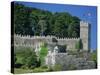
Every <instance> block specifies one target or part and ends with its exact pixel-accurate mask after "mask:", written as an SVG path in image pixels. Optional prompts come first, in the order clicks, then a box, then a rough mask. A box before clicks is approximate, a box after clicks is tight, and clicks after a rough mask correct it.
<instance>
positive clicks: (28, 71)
mask: <svg viewBox="0 0 100 75" xmlns="http://www.w3.org/2000/svg"><path fill="white" fill-rule="evenodd" d="M32 72H33V70H32V69H21V68H19V69H18V68H15V69H14V73H15V74H22V73H32Z"/></svg>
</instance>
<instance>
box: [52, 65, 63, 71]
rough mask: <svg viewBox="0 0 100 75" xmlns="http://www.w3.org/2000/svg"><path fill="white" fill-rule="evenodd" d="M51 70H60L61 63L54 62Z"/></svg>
mask: <svg viewBox="0 0 100 75" xmlns="http://www.w3.org/2000/svg"><path fill="white" fill-rule="evenodd" d="M52 69H53V71H61V70H62V66H61V65H58V64H56V65H54V66H53V68H52Z"/></svg>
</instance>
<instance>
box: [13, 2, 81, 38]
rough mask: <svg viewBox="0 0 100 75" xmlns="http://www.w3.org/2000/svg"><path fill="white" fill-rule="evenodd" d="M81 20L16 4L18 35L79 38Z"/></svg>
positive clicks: (16, 29) (61, 13)
mask: <svg viewBox="0 0 100 75" xmlns="http://www.w3.org/2000/svg"><path fill="white" fill-rule="evenodd" d="M79 22H80V19H79V18H78V17H76V16H72V15H71V14H69V13H68V12H56V13H52V12H50V11H46V10H41V9H37V8H32V7H27V6H25V5H23V4H21V3H20V4H19V3H17V2H16V3H14V27H15V33H16V34H22V35H45V36H47V35H55V36H58V37H79V36H80V35H79V33H80V32H79V31H80V27H79Z"/></svg>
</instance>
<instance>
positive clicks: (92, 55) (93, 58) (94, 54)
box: [91, 51, 97, 62]
mask: <svg viewBox="0 0 100 75" xmlns="http://www.w3.org/2000/svg"><path fill="white" fill-rule="evenodd" d="M91 60H93V61H95V62H97V51H95V52H92V53H91Z"/></svg>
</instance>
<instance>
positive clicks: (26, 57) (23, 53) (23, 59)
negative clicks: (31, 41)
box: [15, 47, 39, 68]
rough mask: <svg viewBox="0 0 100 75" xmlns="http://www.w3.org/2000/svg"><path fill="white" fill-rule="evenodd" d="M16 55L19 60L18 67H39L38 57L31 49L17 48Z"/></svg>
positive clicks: (17, 61)
mask: <svg viewBox="0 0 100 75" xmlns="http://www.w3.org/2000/svg"><path fill="white" fill-rule="evenodd" d="M15 54H16V58H17V60H16V61H15V63H16V65H18V64H22V65H21V66H23V68H27V67H28V68H32V67H36V66H38V65H39V63H38V62H39V61H37V56H36V54H35V52H34V51H33V50H32V49H31V48H24V47H18V48H17V47H16V48H15ZM21 66H20V67H21ZM16 67H17V66H16Z"/></svg>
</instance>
